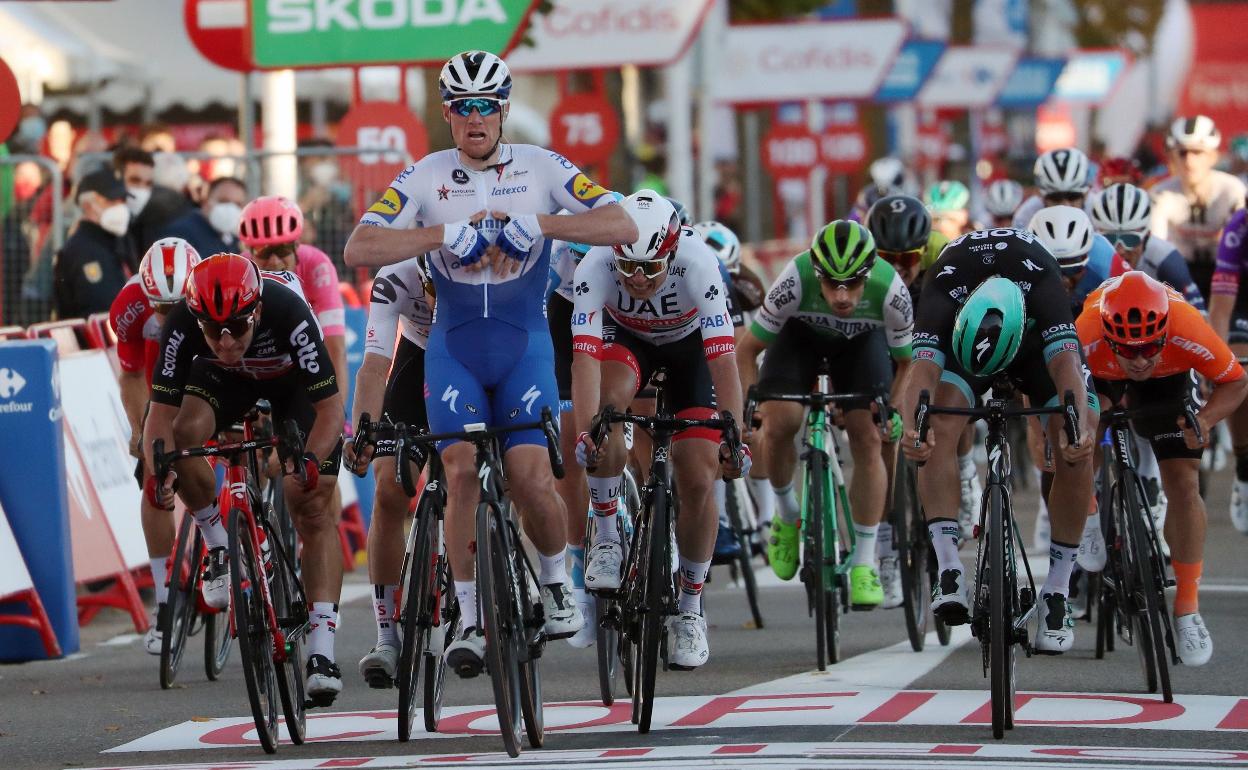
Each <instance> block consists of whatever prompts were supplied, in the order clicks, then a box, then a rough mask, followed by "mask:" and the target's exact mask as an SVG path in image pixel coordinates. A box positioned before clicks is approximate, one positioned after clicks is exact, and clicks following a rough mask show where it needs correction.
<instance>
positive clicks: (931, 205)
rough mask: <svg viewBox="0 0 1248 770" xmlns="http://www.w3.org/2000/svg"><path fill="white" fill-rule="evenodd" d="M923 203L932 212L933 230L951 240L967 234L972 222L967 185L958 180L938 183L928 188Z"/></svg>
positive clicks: (969, 193)
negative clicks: (968, 226)
mask: <svg viewBox="0 0 1248 770" xmlns="http://www.w3.org/2000/svg"><path fill="white" fill-rule="evenodd" d="M923 202H924V203H926V204H927V209H928V211H930V212H932V229H933V230H935V231H936V232H938V233H940V234H941V235H943V236H945V237H946V238H948V239H949V240H953V239H954V238H957V237H958V236H959V235H962V233H964V232H966V230H967V225H968V224H969V223H970V221H971V214H970V211H969V210H968V206H970V204H971V191H970V190H968V189H967V187H966V185H964V184H962V183H961V182H958V181H956V180H945V181H943V182H937V183H936V184H934V185H932V186H931V187H929V188H927V192H926V193H924V195H923Z"/></svg>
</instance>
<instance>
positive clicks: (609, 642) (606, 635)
mask: <svg viewBox="0 0 1248 770" xmlns="http://www.w3.org/2000/svg"><path fill="white" fill-rule="evenodd" d="M613 604H614V602H613V601H612V600H611V599H608V598H607V597H606V596H605V595H599V596H597V597H595V599H594V618H593V622H594V643H595V645H596V647H597V652H598V695H599V697H600V698H601V700H602V705H604V706H607V707H610V706H613V705H615V682H616V675H617V674H618V673H619V669H620V665H619V664H620V652H619V647H620V633H619V631H616V630H615V629H614V628H611V627H609V625H608V624H607V622H606V618H607V617H608V615H609V614H610V610H611V606H612V605H613Z"/></svg>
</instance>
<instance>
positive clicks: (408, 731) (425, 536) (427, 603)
mask: <svg viewBox="0 0 1248 770" xmlns="http://www.w3.org/2000/svg"><path fill="white" fill-rule="evenodd" d="M432 505H433V502H432V499H430V496H429V495H426V496H425V497H423V498H422V499H421V501H420V505H419V506H418V507H417V509H416V517H415V519H414V520H413V522H412V526H413V527H416V528H417V529H416V542H415V543H413V545H412V552H411V553H410V554H408V562H407V574H406V576H405V578H406V579H405V581H404V583H403V586H402V589H403V614H402V615H401V616H400V618H399V625H400V627H401V628H402V637H403V644H402V647H401V649H400V651H399V665H398V670H397V671H395V673H394V678H395V684H396V685H398V688H399V709H398V712H397V716H398V719H399V740H400V741H407V740H409V739H410V738H411V737H412V726H413V725H414V724H415V722H416V704H417V703H418V702H420V700H421V696H420V694H419V691H418V690H417V686H418V685H419V683H420V669H421V665H422V664H423V663H424V647H425V635H426V633H427V632H428V628H429V624H430V621H431V610H432V603H431V596H432V595H433V585H432V581H433V577H434V574H435V569H436V566H437V565H436V564H435V562H434V558H435V557H434V550H433V549H434V542H433V541H434V539H435V537H436V528H437V523H438V522H437V516H436V514H435V513H434V511H433V510H432V508H431V506H432Z"/></svg>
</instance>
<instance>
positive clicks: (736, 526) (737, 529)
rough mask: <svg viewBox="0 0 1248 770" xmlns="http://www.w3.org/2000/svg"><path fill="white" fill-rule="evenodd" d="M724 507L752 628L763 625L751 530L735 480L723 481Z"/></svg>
mask: <svg viewBox="0 0 1248 770" xmlns="http://www.w3.org/2000/svg"><path fill="white" fill-rule="evenodd" d="M724 483H725V484H726V485H727V488H726V489H725V490H724V491H725V494H724V507H725V508H726V509H727V513H728V524H729V526H731V527H732V533H733V535H734V536H735V537H736V539H737V548H738V550H739V551H740V553H739V554H738V555H737V571H738V572H739V573H740V574H741V584H742V585H743V586H744V587H745V599H746V601H747V602H748V603H749V605H750V617H751V618H752V619H753V620H754V628H756V629H761V628H762V627H763V612H762V609H760V607H759V605H758V581H757V580H756V579H755V577H754V554H753V552H752V551H751V548H752V546H751V543H750V535H751V533H752V531H751V530H750V529H749V528H748V527H746V525H745V517H744V516H743V515H742V514H743V512H742V510H741V498H740V497H739V489H738V487H737V484H736V482H735V481H726V482H724Z"/></svg>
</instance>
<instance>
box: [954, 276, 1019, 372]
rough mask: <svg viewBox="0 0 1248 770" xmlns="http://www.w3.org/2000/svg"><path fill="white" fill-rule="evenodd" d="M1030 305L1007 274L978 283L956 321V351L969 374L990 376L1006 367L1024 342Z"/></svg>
mask: <svg viewBox="0 0 1248 770" xmlns="http://www.w3.org/2000/svg"><path fill="white" fill-rule="evenodd" d="M1026 325H1027V307H1026V303H1025V302H1024V300H1023V292H1022V291H1021V290H1020V289H1019V288H1018V286H1017V285H1016V284H1015V283H1014V282H1013V281H1011V280H1009V279H1007V278H1002V277H1001V276H999V275H998V276H993V277H992V278H989V279H988V280H986V281H984V282H983V283H981V284H980V285H979V287H978V288H976V289H975V291H973V292H971V296H969V297H967V298H966V303H965V304H963V305H962V309H961V310H959V311H958V317H957V319H956V320H955V321H954V322H953V355H954V357H955V358H957V361H958V364H960V365H961V367H962V369H963V370H964V371H965V372H967V373H968V374H971V375H974V376H976V377H991V376H992V375H994V374H996V373H998V372H1000V371H1001V370H1003V369H1005V367H1007V366H1009V365H1010V362H1012V361H1013V360H1014V356H1016V355H1017V354H1018V349H1019V347H1020V346H1021V345H1022V344H1023V329H1024V327H1025V326H1026Z"/></svg>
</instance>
